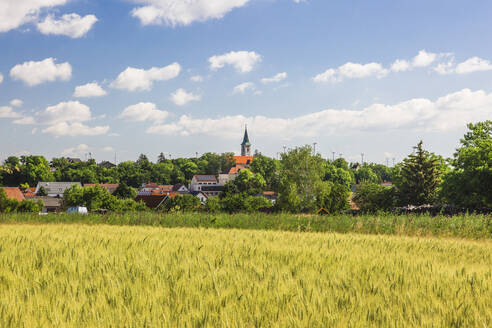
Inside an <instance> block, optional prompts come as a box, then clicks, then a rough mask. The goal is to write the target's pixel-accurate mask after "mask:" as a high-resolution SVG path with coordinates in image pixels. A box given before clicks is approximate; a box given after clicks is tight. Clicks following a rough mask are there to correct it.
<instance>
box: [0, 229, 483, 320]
mask: <svg viewBox="0 0 492 328" xmlns="http://www.w3.org/2000/svg"><path fill="white" fill-rule="evenodd" d="M406 326H408V327H410V326H412V327H444V326H445V327H492V242H491V241H490V240H481V241H469V240H462V239H435V238H421V239H418V238H416V237H401V236H377V235H376V236H375V235H358V234H334V233H300V232H278V231H246V230H212V229H184V228H173V229H168V228H157V227H118V226H106V225H93V226H88V225H75V224H72V225H62V224H52V225H9V224H4V225H0V327H406Z"/></svg>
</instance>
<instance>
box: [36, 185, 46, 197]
mask: <svg viewBox="0 0 492 328" xmlns="http://www.w3.org/2000/svg"><path fill="white" fill-rule="evenodd" d="M36 196H48V192H47V191H46V189H45V188H44V186H41V187H39V190H38V193H37V195H36Z"/></svg>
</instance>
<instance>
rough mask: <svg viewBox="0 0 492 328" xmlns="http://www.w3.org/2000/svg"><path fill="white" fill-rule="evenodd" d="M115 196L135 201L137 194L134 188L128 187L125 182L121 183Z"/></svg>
mask: <svg viewBox="0 0 492 328" xmlns="http://www.w3.org/2000/svg"><path fill="white" fill-rule="evenodd" d="M113 196H115V197H118V198H120V199H135V197H137V192H136V191H135V189H134V188H132V187H130V186H128V185H127V184H125V183H124V182H122V183H120V184H119V185H118V187H117V188H116V190H115V191H114V193H113Z"/></svg>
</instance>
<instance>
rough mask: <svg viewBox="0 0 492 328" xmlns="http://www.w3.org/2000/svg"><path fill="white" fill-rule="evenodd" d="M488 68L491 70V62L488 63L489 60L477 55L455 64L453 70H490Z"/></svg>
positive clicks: (457, 71)
mask: <svg viewBox="0 0 492 328" xmlns="http://www.w3.org/2000/svg"><path fill="white" fill-rule="evenodd" d="M490 70H492V64H490V61H488V60H485V59H482V58H479V57H472V58H469V59H468V60H466V61H464V62H462V63H459V64H458V65H457V66H456V70H455V71H456V73H458V74H467V73H473V72H479V71H490Z"/></svg>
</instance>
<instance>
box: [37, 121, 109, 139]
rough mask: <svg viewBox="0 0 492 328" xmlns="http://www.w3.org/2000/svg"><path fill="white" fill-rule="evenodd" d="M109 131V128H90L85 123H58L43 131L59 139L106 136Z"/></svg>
mask: <svg viewBox="0 0 492 328" xmlns="http://www.w3.org/2000/svg"><path fill="white" fill-rule="evenodd" d="M108 131H109V126H107V125H106V126H95V127H89V126H87V125H85V124H83V123H67V122H62V123H57V124H55V125H52V126H49V127H47V128H46V129H44V130H42V132H43V133H48V134H51V135H54V136H57V137H65V136H70V137H76V136H97V135H101V134H106V133H107V132H108Z"/></svg>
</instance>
